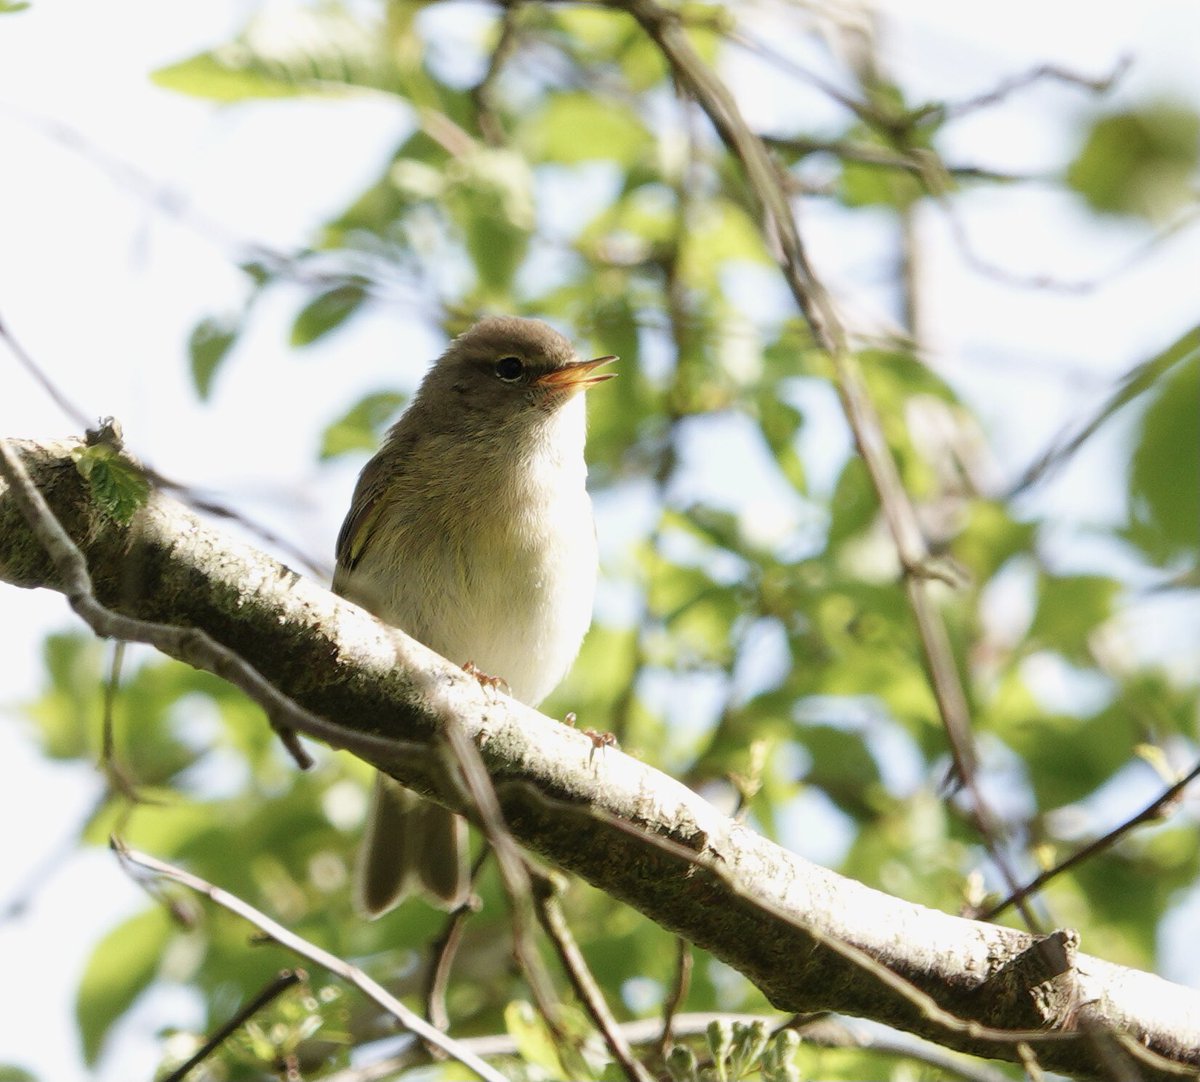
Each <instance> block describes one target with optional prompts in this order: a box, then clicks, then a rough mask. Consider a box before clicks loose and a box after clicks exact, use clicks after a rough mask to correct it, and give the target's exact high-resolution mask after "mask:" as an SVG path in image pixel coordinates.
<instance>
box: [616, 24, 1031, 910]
mask: <svg viewBox="0 0 1200 1082" xmlns="http://www.w3.org/2000/svg"><path fill="white" fill-rule="evenodd" d="M612 4H613V6H614V7H618V8H620V9H622V10H625V11H628V12H629V13H630V14H631V15H632V16H633V17H634V18H635V19H636V20H637V21H638V23H639V24H640V25H641V26H642V28H643V30H645V32H646V34H647V35H648V36H649V37H650V38H651V40H653V41H654V42H655V44H656V45H657V46H658V48H659V50H660V51H661V52H662V54H663V57H664V58H665V59H666V60H667V62H668V63H669V64H670V66H671V70H672V72H673V73H674V76H675V79H676V82H677V83H678V84H679V85H680V86H681V87H682V88H683V89H684V90H686V91H687V92H688V93H689V94H690V95H691V96H692V97H693V98H694V99H695V100H696V102H697V103H698V104H699V105H700V107H701V108H702V109H703V110H704V112H705V114H706V115H707V116H708V118H709V120H710V121H711V123H712V125H713V127H714V128H715V129H716V131H717V134H718V136H719V137H720V139H721V141H722V142H723V143H724V144H725V145H726V147H727V149H728V150H729V152H730V153H731V154H732V155H733V156H734V157H735V158H736V159H737V160H738V161H739V162H740V164H741V166H742V169H743V171H744V173H745V179H746V183H747V184H748V185H749V187H750V189H751V191H752V192H753V194H754V197H755V199H756V200H757V202H758V203H759V205H760V208H761V213H762V216H763V230H764V235H765V237H766V240H767V244H768V247H769V248H771V249H773V250H774V251H775V253H776V260H777V262H778V264H779V267H780V270H781V272H782V274H783V277H784V280H785V281H786V282H787V284H788V288H789V290H790V291H791V294H792V297H793V299H794V300H795V302H796V305H797V307H798V308H799V309H800V311H801V314H802V315H803V316H804V317H805V319H806V320H807V322H808V324H809V327H810V329H811V332H812V335H813V338H814V340H815V341H816V342H817V344H818V345H819V346H820V347H821V348H822V349H823V350H824V351H825V352H826V353H827V354H828V356H829V358H830V361H831V363H832V365H833V369H834V374H835V377H836V378H835V386H836V389H837V392H838V395H839V397H840V399H841V402H842V408H843V411H844V412H845V414H846V419H847V421H848V423H849V426H850V430H851V432H852V433H853V435H854V441H855V444H856V446H857V448H858V451H859V454H860V455H861V456H862V459H863V462H864V464H865V466H866V468H867V472H868V475H869V476H870V478H871V482H872V485H873V487H874V488H875V491H876V493H877V495H878V497H879V502H880V508H881V510H882V512H883V517H884V520H885V522H886V523H887V525H888V529H889V532H890V533H891V535H892V539H893V543H894V544H895V546H896V552H897V555H898V557H899V560H900V566H901V568H902V569H903V571H904V575H905V580H906V583H907V587H908V589H907V592H908V597H909V605H910V607H911V608H912V610H913V614H914V616H915V618H916V622H917V628H918V631H919V634H920V639H921V644H922V649H923V650H924V653H925V658H926V662H927V664H928V666H929V670H930V679H931V684H932V687H933V692H934V696H935V698H936V701H937V704H938V709H939V713H940V715H941V718H942V723H943V725H944V727H945V729H946V733H947V737H948V739H949V744H950V750H951V754H952V755H953V757H954V762H955V769H956V772H957V775H958V777H959V778H960V779H961V781H962V784H963V785H964V786H965V787H966V789H967V791H968V792H969V793H970V796H971V801H972V804H973V814H974V818H975V820H976V823H977V825H978V828H979V830H980V834H981V837H982V838H983V840H984V844H985V845H986V847H987V849H988V852H989V854H990V855H991V857H992V860H993V862H994V863H995V865H996V867H997V868H998V869H999V871H1000V874H1001V875H1002V877H1003V878H1004V880H1005V883H1006V884H1008V886H1009V889H1010V890H1013V891H1015V890H1016V889H1017V887H1018V880H1017V877H1016V874H1015V873H1014V871H1013V870H1012V868H1011V867H1010V866H1009V861H1008V859H1007V858H1006V856H1005V855H1004V853H1003V851H1002V847H1001V842H1000V831H999V827H998V824H997V820H996V818H995V816H994V815H993V814H992V812H991V811H990V809H989V808H988V806H987V804H986V802H985V801H984V798H983V794H982V792H981V791H980V789H979V786H978V783H977V780H976V777H975V770H974V762H975V755H974V745H973V741H972V738H971V726H970V715H969V711H968V709H967V704H966V695H965V693H964V691H963V688H962V684H961V680H960V678H959V675H958V670H957V666H956V663H955V661H954V657H953V654H952V652H951V651H950V648H949V637H948V635H947V633H946V629H945V625H944V623H943V621H942V618H941V616H940V614H939V613H938V611H937V608H936V606H935V604H934V601H933V599H932V597H931V595H930V592H929V590H928V583H927V579H928V578H929V577H931V576H930V572H931V570H932V569H934V565H933V562H932V561H931V560H930V557H929V552H928V548H927V546H926V544H925V539H924V536H923V534H922V531H921V529H920V525H919V523H918V521H917V517H916V513H915V511H914V509H913V507H912V504H911V501H910V500H909V498H908V494H907V492H906V491H905V489H904V485H903V483H902V481H901V478H900V474H899V469H898V467H897V465H896V462H895V460H894V458H893V457H892V455H891V452H890V450H889V448H888V445H887V440H886V438H885V437H884V435H883V429H882V425H881V423H880V420H879V417H878V414H877V412H876V409H875V406H874V403H873V401H872V399H871V397H870V395H869V393H868V391H867V387H866V382H865V380H864V378H863V376H862V373H861V371H860V368H859V364H858V361H857V360H856V358H854V357H853V356H852V355H851V353H850V350H849V344H848V339H847V335H846V331H845V328H844V327H843V325H842V323H841V320H840V318H839V317H838V314H837V311H836V309H835V307H834V304H833V301H832V299H831V298H830V297H829V294H828V292H827V291H826V289H825V287H824V286H823V285H822V284H821V283H820V281H819V280H818V279H817V277H816V275H815V274H814V272H813V270H812V267H811V266H810V264H809V262H808V256H807V254H806V252H805V248H804V245H803V243H802V241H801V238H800V234H799V231H798V229H797V226H796V221H795V217H794V215H793V214H792V211H791V207H790V206H789V204H788V201H787V198H786V196H785V194H784V191H783V187H782V185H781V183H780V176H779V170H778V168H777V167H776V165H775V163H774V161H773V160H772V159H771V157H770V154H769V152H768V151H767V148H766V146H765V145H764V143H763V141H762V140H761V139H760V138H759V137H758V136H757V135H755V134H754V132H752V131H751V129H750V127H749V126H748V125H747V123H746V121H745V119H744V118H743V117H742V115H741V110H740V109H739V108H738V105H737V102H736V100H735V99H734V97H733V95H732V94H731V93H730V91H729V89H728V88H727V87H726V86H725V84H724V83H723V82H722V81H721V79H720V78H718V77H717V75H716V74H714V73H713V72H712V70H711V69H710V68H709V67H708V65H707V64H705V63H704V61H703V60H701V58H700V57H699V56H698V55H697V53H696V51H695V49H694V48H693V46H692V44H691V42H690V40H689V39H688V37H687V35H686V34H685V33H684V31H683V29H682V27H681V26H680V24H679V21H678V18H677V17H676V16H675V14H674V13H673V12H671V11H668V10H666V9H664V8H663V7H661V6H660V5H659V4H657V3H656V2H655V0H612ZM1022 915H1023V916H1024V917H1025V918H1026V920H1027V921H1028V922H1029V927H1030V928H1031V929H1032V930H1034V931H1038V930H1039V922H1038V921H1037V919H1036V917H1035V915H1034V914H1033V912H1032V911H1031V910H1029V909H1028V908H1022Z"/></svg>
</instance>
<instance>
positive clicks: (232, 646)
mask: <svg viewBox="0 0 1200 1082" xmlns="http://www.w3.org/2000/svg"><path fill="white" fill-rule="evenodd" d="M75 446H77V445H76V444H74V443H70V442H62V443H53V444H36V443H31V442H22V443H17V442H15V441H10V442H9V444H8V447H10V448H15V449H16V450H17V451H18V452H19V455H20V457H21V460H22V463H23V466H24V473H26V474H27V475H28V476H29V477H30V478H31V479H32V482H33V484H34V485H36V486H37V488H38V490H39V491H40V493H41V496H42V497H43V499H44V501H45V505H46V508H47V512H48V513H49V514H50V515H52V517H53V519H54V521H56V522H57V523H58V524H59V525H60V526H61V528H62V531H63V536H64V539H65V541H66V543H67V544H69V545H70V546H71V548H72V549H73V550H74V551H75V552H76V553H78V555H79V556H80V558H81V559H82V560H83V561H84V562H85V563H86V571H87V574H88V577H89V579H90V582H91V584H92V589H93V591H94V597H93V601H94V602H95V604H97V605H99V606H100V607H101V608H102V609H104V610H105V611H112V612H114V613H115V614H116V615H119V616H121V617H122V618H124V619H128V620H134V621H153V622H158V623H162V624H165V625H168V626H172V627H175V628H178V629H181V630H182V631H183V632H186V633H187V634H185V635H184V636H183V637H182V638H180V639H171V638H169V637H168V638H164V639H163V640H162V642H161V643H159V646H160V649H163V650H164V652H167V653H170V654H171V655H172V656H177V657H183V656H184V654H185V648H186V646H187V644H188V643H190V642H193V641H195V640H194V638H193V637H191V636H192V633H193V631H198V630H202V631H203V632H204V634H205V635H206V636H208V638H210V639H211V640H212V641H213V642H215V643H217V644H219V645H220V646H221V647H222V648H223V649H224V650H226V651H229V652H230V653H232V654H234V655H236V656H238V657H239V658H241V659H242V660H243V662H244V664H245V665H246V666H249V667H250V669H251V670H252V671H254V672H255V673H257V674H259V675H260V676H261V678H262V679H263V680H265V681H269V683H270V684H271V685H272V686H273V687H275V688H278V689H280V690H281V693H286V699H287V701H289V702H292V703H294V704H295V705H296V711H295V713H294V714H292V715H291V716H289V717H288V719H287V721H288V724H289V725H292V726H294V728H295V729H296V730H297V731H298V732H301V733H304V734H307V735H309V736H312V737H315V738H316V739H318V740H321V741H323V742H325V743H327V744H330V745H332V746H333V747H337V748H344V749H347V750H350V751H352V752H353V753H355V754H357V755H359V756H360V757H362V758H363V759H365V760H367V761H368V762H370V763H371V764H372V765H374V766H376V767H378V768H380V769H382V770H384V771H385V772H387V773H389V774H391V775H392V776H393V777H395V778H397V779H398V780H399V781H401V782H402V783H404V784H405V785H408V786H410V787H412V788H414V789H417V790H419V791H421V792H423V793H426V794H428V795H431V796H433V797H434V798H435V799H438V800H440V801H442V802H443V803H445V804H446V805H447V806H450V807H453V808H454V809H455V810H457V811H467V812H468V813H469V812H470V810H471V808H470V807H469V800H468V798H467V797H466V796H465V795H464V794H463V793H462V792H461V789H460V788H459V787H450V788H447V786H446V784H445V782H444V778H445V773H446V771H445V764H444V751H441V750H439V749H440V746H441V742H442V741H443V740H444V739H445V738H446V734H447V733H448V732H450V731H452V730H453V729H454V728H456V727H457V729H458V730H459V731H461V733H462V734H463V735H464V736H466V737H467V738H469V739H470V740H471V741H472V742H473V743H474V744H475V746H476V747H477V748H478V749H479V751H480V754H481V756H482V759H483V763H484V765H485V767H486V769H487V772H488V774H489V775H490V777H491V779H492V782H493V783H494V785H495V788H496V794H497V796H498V798H499V801H500V805H501V811H502V814H503V818H504V822H505V823H506V825H507V827H508V829H509V831H510V832H511V834H512V836H513V837H514V838H515V839H516V840H517V841H518V842H520V843H521V844H522V845H524V846H527V847H529V848H530V849H533V850H535V851H536V852H538V853H541V854H542V855H544V856H546V857H547V858H549V859H550V860H552V861H553V862H555V863H556V864H558V865H559V866H561V867H563V868H566V869H568V870H569V871H572V872H575V873H577V874H579V875H581V876H583V877H584V878H585V879H587V880H589V881H590V882H591V883H593V884H594V885H596V886H597V887H599V888H600V889H602V890H605V891H607V892H608V893H609V894H611V895H612V896H614V897H616V898H619V899H621V900H623V901H625V902H627V903H629V904H630V905H632V906H634V907H635V908H637V909H638V910H640V911H641V912H642V913H644V914H645V915H646V916H648V917H649V918H650V919H652V920H654V921H656V922H657V923H658V924H660V925H662V926H663V927H665V928H667V929H668V930H670V931H673V932H676V933H677V934H679V935H682V936H684V937H685V938H687V939H689V940H690V941H691V942H693V943H695V944H697V945H698V946H700V947H702V948H704V949H706V950H709V951H711V952H712V953H713V954H714V955H716V956H717V957H719V958H721V959H722V960H723V961H725V962H726V963H728V964H729V965H731V966H734V967H735V968H737V969H739V970H740V971H741V972H742V973H744V974H745V975H746V976H747V977H748V978H749V979H751V980H752V981H754V982H755V983H756V984H757V985H758V986H759V987H760V988H761V989H762V990H763V992H764V993H765V994H766V995H767V996H768V997H769V998H770V999H771V1001H772V1002H773V1003H774V1004H775V1005H776V1006H777V1007H779V1008H780V1009H781V1010H785V1011H789V1012H797V1013H798V1012H813V1011H839V1012H842V1013H847V1014H855V1015H860V1016H863V1017H867V1018H872V1019H875V1020H877V1021H881V1022H884V1023H886V1024H888V1025H892V1026H895V1027H897V1028H900V1029H905V1030H908V1031H909V1032H912V1033H916V1034H920V1035H923V1036H927V1037H930V1038H932V1039H934V1040H936V1041H938V1042H939V1043H941V1044H943V1045H945V1046H947V1047H953V1048H957V1049H960V1050H964V1051H970V1052H974V1053H976V1054H982V1055H990V1056H995V1057H1002V1058H1006V1059H1013V1058H1016V1057H1017V1056H1018V1046H1019V1044H1018V1043H1019V1042H1025V1043H1026V1044H1028V1046H1029V1047H1031V1048H1032V1049H1033V1051H1034V1052H1035V1053H1036V1055H1037V1056H1038V1059H1039V1062H1040V1063H1041V1064H1042V1065H1043V1066H1045V1067H1046V1068H1048V1069H1052V1070H1057V1071H1062V1072H1066V1073H1070V1074H1075V1075H1079V1076H1089V1075H1094V1074H1096V1073H1099V1072H1101V1071H1102V1070H1103V1062H1102V1060H1101V1059H1100V1058H1099V1053H1098V1052H1097V1050H1096V1048H1095V1046H1094V1044H1093V1042H1092V1040H1091V1039H1090V1037H1089V1035H1088V1034H1085V1033H1084V1032H1083V1031H1084V1029H1085V1028H1086V1029H1088V1030H1089V1031H1093V1032H1094V1031H1095V1030H1096V1029H1102V1030H1104V1031H1106V1032H1109V1033H1113V1034H1123V1035H1126V1037H1124V1038H1122V1040H1124V1042H1125V1043H1124V1047H1125V1048H1126V1050H1127V1051H1128V1052H1129V1053H1130V1054H1131V1055H1134V1054H1135V1055H1137V1056H1138V1057H1139V1062H1138V1068H1139V1069H1140V1071H1141V1074H1142V1077H1143V1078H1145V1079H1148V1080H1150V1079H1163V1078H1169V1077H1175V1076H1177V1074H1179V1073H1180V1072H1184V1071H1189V1070H1190V1071H1191V1072H1193V1073H1194V1072H1195V1070H1196V1069H1197V1068H1200V992H1196V991H1195V990H1190V989H1186V988H1183V987H1180V986H1177V985H1172V984H1170V983H1168V982H1166V981H1163V980H1161V979H1159V978H1158V977H1155V976H1152V975H1150V974H1146V973H1140V972H1137V971H1135V970H1129V969H1125V968H1122V967H1119V966H1115V965H1112V964H1110V963H1106V962H1103V961H1101V960H1099V959H1097V958H1092V957H1088V956H1086V955H1084V954H1082V953H1079V952H1078V951H1077V950H1076V947H1075V942H1074V939H1073V937H1072V935H1070V934H1068V933H1057V934H1056V935H1054V936H1052V937H1048V938H1047V939H1038V938H1037V937H1034V936H1031V935H1029V934H1027V933H1024V932H1018V931H1015V930H1013V929H1009V928H1002V927H998V926H995V925H989V924H983V923H978V922H975V921H970V920H966V919H963V918H959V917H953V916H949V915H947V914H944V913H939V912H936V911H933V910H929V909H925V908H923V907H921V906H917V905H912V904H910V903H908V902H905V901H902V900H899V899H896V898H892V897H889V896H888V895H885V894H883V893H881V892H879V891H875V890H871V889H869V888H867V887H865V886H863V885H862V884H859V883H856V882H854V881H852V880H848V879H845V878H842V877H841V876H838V875H835V874H833V873H832V872H829V871H827V870H825V869H822V868H820V867H817V866H815V865H812V864H810V863H808V862H807V861H804V860H802V859H800V858H799V857H796V856H795V855H793V854H791V853H788V852H787V851H785V850H784V849H782V848H780V847H779V846H777V845H775V844H774V843H772V842H769V841H767V840H766V839H765V838H763V837H761V836H760V835H758V834H756V833H754V832H753V831H752V830H750V829H748V828H747V827H746V826H745V825H744V824H740V823H737V822H734V821H732V820H730V819H728V818H726V817H724V816H722V815H721V814H719V813H718V812H717V811H716V810H715V809H714V808H713V807H712V806H711V805H710V804H708V803H707V802H705V801H704V800H703V799H701V798H700V797H699V796H697V795H696V794H695V793H693V792H691V791H690V790H688V789H686V788H685V787H683V786H682V785H680V784H678V783H677V782H675V781H673V780H672V779H670V778H668V777H666V776H664V775H663V774H660V773H659V772H658V771H655V770H653V769H651V768H650V767H647V766H645V765H643V764H641V763H638V762H637V761H635V760H633V759H631V758H629V757H628V756H626V755H624V754H622V753H621V752H619V751H617V750H616V749H613V748H609V749H606V751H605V754H604V755H593V754H592V752H593V745H592V742H591V740H590V739H589V738H588V737H587V736H586V735H585V734H583V733H581V732H577V731H576V730H574V729H571V728H569V727H567V726H564V725H562V724H560V723H558V722H555V721H552V720H551V719H549V718H546V717H544V716H542V715H540V714H538V713H537V712H536V711H533V710H530V709H529V708H527V707H525V706H522V705H521V704H519V703H516V702H514V701H512V700H511V699H508V698H506V697H504V696H497V695H495V694H488V693H485V692H484V691H483V689H481V688H480V687H479V685H478V683H477V682H476V681H475V680H474V679H472V678H471V677H469V676H467V675H466V674H464V673H463V672H462V671H461V669H459V668H458V667H457V666H455V665H452V664H450V663H449V662H447V661H445V660H443V659H441V658H439V657H438V656H437V655H436V654H434V653H433V652H432V651H430V650H427V649H426V648H425V647H423V646H421V645H420V644H419V643H417V642H415V641H413V640H412V639H410V638H408V637H407V636H406V635H404V634H403V633H401V632H399V631H397V630H395V629H394V628H389V627H387V626H386V625H384V624H381V623H380V622H379V621H377V620H375V619H374V618H373V617H371V616H370V615H369V614H368V613H366V612H365V611H363V610H362V609H359V608H358V607H356V606H355V605H352V604H350V603H349V602H347V601H344V600H342V599H341V598H337V597H335V596H334V595H332V594H330V593H328V592H327V591H326V590H324V589H322V588H321V587H319V586H317V585H315V584H314V583H312V582H309V581H307V580H305V579H304V578H302V577H301V576H299V575H296V574H295V573H294V572H291V571H289V570H288V569H287V568H286V567H284V566H282V565H280V564H278V563H276V562H275V561H274V560H272V559H270V558H268V557H266V556H264V555H263V554H261V553H259V552H257V551H256V550H254V549H253V548H251V547H250V546H248V545H245V544H242V543H240V542H236V541H233V540H231V539H229V538H226V537H224V536H222V535H221V534H219V533H217V532H216V531H214V530H212V529H209V528H207V527H205V526H204V525H203V524H201V523H200V522H199V520H197V519H196V517H195V516H194V515H192V514H191V513H190V512H189V511H187V510H186V509H185V508H184V507H182V506H181V505H180V504H179V503H178V502H177V501H175V500H174V499H172V498H171V497H169V496H167V495H164V494H163V493H159V492H154V493H152V494H151V496H150V499H149V502H148V503H147V505H146V506H145V507H144V508H143V509H142V510H141V511H140V512H139V513H138V514H137V516H136V517H135V519H134V521H133V523H132V524H131V525H128V526H126V525H121V524H119V523H117V522H115V521H113V520H112V519H109V518H107V517H106V516H105V514H104V513H103V511H102V510H101V509H100V508H99V507H97V506H96V505H95V504H94V503H93V502H92V501H91V499H90V497H89V495H88V490H87V488H86V484H85V482H84V481H83V479H82V478H81V477H80V476H79V474H78V471H77V470H76V469H75V467H74V462H73V459H72V450H73V448H74V447H75ZM10 472H11V471H10ZM14 476H15V475H14ZM0 580H3V581H7V582H10V583H13V584H16V585H19V586H24V587H49V588H52V589H57V590H60V591H64V590H66V589H67V588H68V587H67V582H66V579H65V577H64V575H63V574H62V573H61V571H60V570H59V569H58V568H57V567H56V566H55V563H54V562H53V561H51V560H50V559H49V558H48V557H47V555H46V553H45V550H44V549H43V546H42V544H41V542H40V541H39V540H38V538H37V537H36V536H35V534H34V532H33V531H32V530H31V529H30V527H29V526H28V525H27V523H26V519H25V515H24V513H23V511H22V509H21V507H20V506H19V502H18V497H17V495H16V493H15V492H14V491H13V488H12V486H11V484H10V485H4V484H2V483H0ZM196 663H197V664H199V665H202V666H204V667H206V668H210V669H211V668H215V667H216V666H215V665H213V664H212V656H211V655H204V656H201V657H199V658H197V659H196ZM1039 945H1045V946H1048V947H1051V948H1053V950H1046V951H1042V950H1039V949H1037V948H1038V946H1039ZM1051 954H1052V955H1053V956H1054V958H1055V959H1057V961H1056V963H1055V965H1054V966H1051V967H1049V968H1048V967H1047V964H1046V961H1045V958H1046V956H1048V955H1051Z"/></svg>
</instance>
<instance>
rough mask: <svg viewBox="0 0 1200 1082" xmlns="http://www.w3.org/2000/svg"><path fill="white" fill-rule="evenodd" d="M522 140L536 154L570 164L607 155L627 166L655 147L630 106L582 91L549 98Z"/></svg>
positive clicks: (541, 158)
mask: <svg viewBox="0 0 1200 1082" xmlns="http://www.w3.org/2000/svg"><path fill="white" fill-rule="evenodd" d="M520 139H521V144H522V146H523V147H524V148H525V149H526V150H527V152H528V153H529V155H530V156H531V157H532V158H533V159H535V160H540V161H553V162H562V163H565V164H569V165H575V164H578V163H579V162H587V161H598V160H604V161H612V162H615V163H616V164H618V165H621V166H629V165H632V164H633V163H634V162H635V161H637V160H638V159H639V158H641V157H642V156H643V155H644V154H646V153H647V152H649V151H650V150H651V149H653V146H654V141H653V139H652V138H651V136H650V132H649V131H648V130H647V129H646V126H645V124H643V123H642V120H641V118H640V117H639V116H638V115H637V113H635V112H634V111H633V110H632V109H630V108H629V107H628V106H625V105H622V104H621V103H620V102H616V101H612V100H609V99H605V98H602V97H599V96H598V95H596V94H593V93H590V92H586V91H582V90H580V91H572V92H569V93H562V94H555V95H554V96H552V97H551V98H549V100H548V101H547V102H546V104H545V106H544V107H543V108H542V110H541V111H540V112H539V113H536V114H534V116H532V117H531V118H530V119H529V120H528V121H527V122H526V124H525V126H524V128H523V129H522V131H521V132H520Z"/></svg>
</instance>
